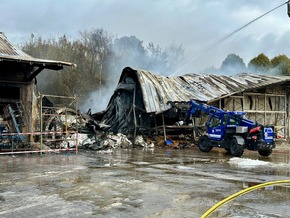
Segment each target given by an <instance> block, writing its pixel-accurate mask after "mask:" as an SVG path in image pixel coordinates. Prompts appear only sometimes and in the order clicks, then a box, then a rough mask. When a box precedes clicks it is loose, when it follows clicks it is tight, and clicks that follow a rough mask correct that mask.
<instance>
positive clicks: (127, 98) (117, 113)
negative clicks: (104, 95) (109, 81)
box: [102, 68, 144, 135]
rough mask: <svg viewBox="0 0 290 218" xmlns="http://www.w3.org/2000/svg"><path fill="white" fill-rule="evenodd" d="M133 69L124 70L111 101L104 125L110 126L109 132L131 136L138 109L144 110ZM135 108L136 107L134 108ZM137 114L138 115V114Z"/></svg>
mask: <svg viewBox="0 0 290 218" xmlns="http://www.w3.org/2000/svg"><path fill="white" fill-rule="evenodd" d="M131 71H133V70H132V69H131V68H125V69H124V70H123V74H122V77H121V79H120V81H119V84H118V86H117V88H116V90H115V92H114V94H113V96H112V97H111V99H110V102H109V104H108V107H107V109H106V112H105V115H104V117H103V120H102V123H104V124H106V125H109V126H110V128H109V129H108V131H110V132H114V133H123V134H126V135H129V134H130V133H133V132H134V131H135V123H136V116H138V115H137V114H139V113H138V111H137V110H136V108H144V106H143V102H142V95H141V92H140V89H139V87H136V84H137V82H136V80H137V77H136V76H135V74H134V73H133V72H131ZM134 106H135V107H134ZM136 113H137V114H136Z"/></svg>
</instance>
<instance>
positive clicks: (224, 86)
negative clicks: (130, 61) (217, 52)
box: [117, 67, 290, 113]
mask: <svg viewBox="0 0 290 218" xmlns="http://www.w3.org/2000/svg"><path fill="white" fill-rule="evenodd" d="M128 78H133V79H134V80H135V82H136V83H138V87H139V88H140V90H141V92H142V99H143V103H144V109H145V111H146V112H147V113H151V112H155V113H159V112H162V111H165V110H167V109H169V108H170V104H168V102H174V101H177V102H183V101H189V100H191V99H195V100H199V101H204V102H207V103H210V102H212V101H215V100H217V99H219V98H221V97H226V96H230V95H234V94H237V93H240V92H243V91H246V90H252V89H258V88H263V87H265V86H268V85H271V84H278V83H284V82H287V81H290V77H289V76H279V77H278V76H268V75H256V74H247V73H243V74H238V75H234V76H225V75H214V74H211V75H205V74H186V75H183V76H177V77H164V76H159V75H154V74H152V73H150V72H148V71H145V70H135V69H132V68H130V67H127V68H125V69H123V71H122V74H121V77H120V80H119V85H118V87H117V90H118V89H119V88H120V87H121V86H124V84H126V83H127V82H126V81H127V80H128Z"/></svg>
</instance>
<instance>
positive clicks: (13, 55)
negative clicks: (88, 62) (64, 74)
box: [0, 32, 76, 70]
mask: <svg viewBox="0 0 290 218" xmlns="http://www.w3.org/2000/svg"><path fill="white" fill-rule="evenodd" d="M0 60H5V61H17V62H23V63H28V64H31V65H38V66H40V65H41V66H43V67H44V68H48V69H54V70H59V69H62V66H63V65H65V66H76V65H75V64H73V63H69V62H63V61H55V60H47V59H39V58H34V57H32V56H30V55H28V54H26V53H25V52H24V51H22V50H21V49H19V48H18V47H17V46H15V45H14V44H13V43H11V42H10V41H9V40H8V39H7V37H6V36H5V34H4V33H3V32H0Z"/></svg>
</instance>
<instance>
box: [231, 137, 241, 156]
mask: <svg viewBox="0 0 290 218" xmlns="http://www.w3.org/2000/svg"><path fill="white" fill-rule="evenodd" d="M230 145H231V147H230V150H231V154H232V155H233V156H235V157H241V156H242V155H243V153H244V147H243V145H240V144H239V143H238V140H237V139H236V138H232V140H231V144H230Z"/></svg>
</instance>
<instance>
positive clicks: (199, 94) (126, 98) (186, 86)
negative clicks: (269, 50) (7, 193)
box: [102, 67, 290, 138]
mask: <svg viewBox="0 0 290 218" xmlns="http://www.w3.org/2000/svg"><path fill="white" fill-rule="evenodd" d="M289 81H290V77H287V76H269V75H256V74H247V73H243V74H238V75H234V76H225V75H200V74H187V75H183V76H178V77H164V76H159V75H154V74H152V73H150V72H148V71H145V70H136V69H132V68H130V67H127V68H125V69H123V71H122V74H121V77H120V79H119V83H118V85H117V88H116V90H115V92H114V94H113V95H112V97H111V99H110V101H109V104H108V106H107V109H106V110H105V111H104V113H103V117H102V122H103V123H104V124H107V125H110V128H109V129H108V131H112V132H121V133H123V134H127V135H131V136H133V135H136V134H139V133H141V134H144V133H146V132H150V131H156V130H157V129H158V128H161V129H163V130H164V131H165V129H167V130H168V129H170V128H172V129H173V128H176V129H177V128H182V127H181V126H179V127H177V125H176V124H179V123H180V122H179V121H184V122H182V123H184V124H185V125H186V124H188V123H186V122H185V121H186V120H185V119H186V113H187V111H186V109H187V107H186V105H187V103H188V102H189V100H190V99H195V100H198V101H202V102H205V103H208V104H211V105H213V106H216V107H219V108H222V109H225V110H233V111H245V112H246V113H247V117H248V118H249V119H252V120H255V121H257V122H259V123H261V124H264V125H273V126H275V130H276V133H277V136H278V137H281V138H289V134H290V131H289V116H288V115H289V109H288V102H289V85H288V84H289Z"/></svg>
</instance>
